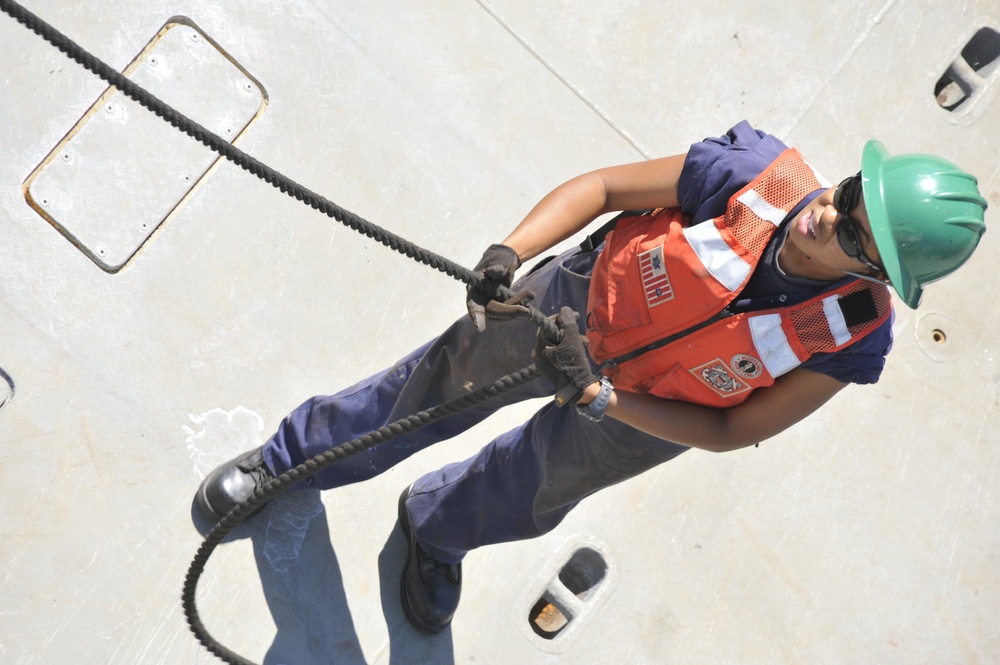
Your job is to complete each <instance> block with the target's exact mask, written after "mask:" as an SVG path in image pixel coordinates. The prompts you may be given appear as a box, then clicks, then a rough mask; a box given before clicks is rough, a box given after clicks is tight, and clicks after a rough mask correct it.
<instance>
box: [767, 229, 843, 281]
mask: <svg viewBox="0 0 1000 665" xmlns="http://www.w3.org/2000/svg"><path fill="white" fill-rule="evenodd" d="M774 264H775V266H776V267H777V268H778V272H780V273H781V274H782V275H784V276H786V277H798V278H801V279H812V280H815V281H817V282H833V281H835V280H838V279H840V278H841V277H843V276H844V274H843V273H841V272H840V271H837V270H832V269H829V268H821V267H818V266H817V265H816V263H815V262H814V261H813V260H812V259H810V258H809V257H808V256H806V255H805V254H804V253H803V252H802V251H801V250H799V249H798V248H797V247H796V246H795V245H793V244H792V243H790V242H788V234H787V233H786V234H785V237H784V238H782V239H781V247H779V248H778V253H777V254H776V255H775V257H774Z"/></svg>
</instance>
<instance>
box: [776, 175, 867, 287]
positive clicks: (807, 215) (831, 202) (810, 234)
mask: <svg viewBox="0 0 1000 665" xmlns="http://www.w3.org/2000/svg"><path fill="white" fill-rule="evenodd" d="M785 250H786V251H785V252H784V255H783V256H782V257H781V258H782V266H783V267H784V268H785V270H786V271H788V272H790V273H792V274H793V275H797V276H799V277H810V278H813V279H825V280H832V279H837V278H839V277H842V276H843V275H844V273H845V272H853V273H860V274H864V275H870V276H872V277H878V278H883V277H884V274H883V273H884V271H883V270H882V268H881V265H882V263H881V257H880V256H879V253H878V248H877V247H876V246H875V239H874V238H873V237H872V232H871V225H870V224H869V221H868V212H867V211H866V210H865V205H864V194H863V193H862V191H861V177H860V174H859V175H857V176H852V177H851V178H847V179H846V180H844V181H843V182H841V183H840V185H838V186H837V187H831V188H830V189H828V190H826V191H825V192H823V193H822V194H820V195H819V196H818V197H816V198H815V199H813V201H812V202H811V203H809V204H808V205H807V206H806V207H805V208H804V209H803V210H802V211H801V212H800V213H799V214H798V215H797V216H796V217H795V219H794V220H792V225H791V229H790V230H789V234H788V241H787V242H786V243H785Z"/></svg>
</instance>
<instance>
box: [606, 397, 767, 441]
mask: <svg viewBox="0 0 1000 665" xmlns="http://www.w3.org/2000/svg"><path fill="white" fill-rule="evenodd" d="M607 415H608V416H609V417H611V418H614V419H615V420H620V421H622V422H624V423H626V424H628V425H631V426H632V427H634V428H636V429H638V430H640V431H643V432H646V433H647V434H652V435H653V436H656V437H659V438H661V439H665V440H667V441H673V442H674V443H680V444H683V445H685V446H691V447H692V448H701V449H702V450H708V451H710V452H714V453H721V452H726V451H729V450H737V449H739V448H745V447H747V446H752V445H754V444H755V443H759V441H760V440H759V439H756V438H754V437H748V436H746V433H744V432H733V431H731V429H730V428H729V427H728V422H727V413H726V411H725V410H723V409H714V408H710V407H706V406H700V405H697V404H689V403H687V402H678V401H675V400H667V399H660V398H658V397H652V396H650V395H637V394H635V393H627V392H621V391H615V393H614V394H613V395H612V400H611V404H609V405H608V410H607Z"/></svg>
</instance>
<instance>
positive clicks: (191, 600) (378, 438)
mask: <svg viewBox="0 0 1000 665" xmlns="http://www.w3.org/2000/svg"><path fill="white" fill-rule="evenodd" d="M537 376H538V369H537V368H536V367H535V366H534V365H529V366H528V367H525V368H524V369H522V370H519V371H518V372H515V373H513V374H509V375H507V376H505V377H503V378H501V379H499V380H497V381H496V382H494V383H492V384H490V385H488V386H484V387H483V388H480V389H479V390H477V391H475V392H472V393H469V394H468V395H463V396H461V397H458V398H456V399H454V400H452V401H450V402H446V403H444V404H441V405H438V406H435V407H432V408H430V409H428V410H426V411H420V412H418V413H415V414H413V415H412V416H408V417H406V418H403V419H400V420H397V421H396V422H393V423H389V424H388V425H386V426H385V427H382V428H380V429H377V430H375V431H374V432H370V433H368V434H365V435H364V436H361V437H359V438H357V439H354V440H353V441H349V442H347V443H345V444H343V445H340V446H337V447H336V448H332V449H331V450H328V451H326V452H325V453H323V454H321V455H317V456H316V457H314V458H312V459H311V460H308V461H306V462H304V463H303V464H300V465H299V466H297V467H295V468H294V469H290V470H289V471H287V472H286V473H283V474H282V475H280V476H278V477H277V478H275V479H274V480H272V481H270V482H268V483H267V484H266V485H264V486H263V487H261V488H260V489H259V490H257V491H256V492H254V493H253V494H252V495H251V496H250V497H249V498H248V499H247V500H246V501H244V502H243V503H241V504H239V505H238V506H236V507H235V508H233V509H232V510H231V511H230V512H229V514H227V515H226V516H225V517H223V518H222V520H220V521H219V522H218V523H217V524H216V525H215V527H214V528H213V529H212V530H211V531H210V532H209V534H208V535H207V536H206V537H205V540H204V541H203V542H202V544H201V546H200V547H199V548H198V552H197V553H196V554H195V557H194V560H193V561H192V562H191V566H190V567H189V568H188V573H187V576H186V577H185V578H184V589H183V592H182V594H181V601H182V604H183V606H184V615H185V616H186V617H187V621H188V624H189V625H190V627H191V631H192V632H193V633H194V634H195V636H196V637H197V638H198V641H199V642H201V643H202V644H203V645H204V646H205V648H206V649H208V650H209V651H211V652H212V653H213V654H215V655H216V656H218V657H219V658H221V659H222V660H224V661H225V662H227V663H232V664H233V665H253V663H252V662H251V661H248V660H246V659H245V658H243V657H242V656H240V655H239V654H236V653H234V652H233V651H231V650H229V649H227V648H226V647H224V646H223V645H222V644H220V643H219V642H218V641H217V640H216V639H215V638H213V637H212V636H211V634H210V633H209V632H208V629H206V628H205V625H204V624H203V623H202V621H201V618H200V617H199V615H198V608H197V606H196V604H195V591H196V589H197V586H198V580H199V579H200V578H201V574H202V573H203V572H204V570H205V564H206V563H207V562H208V558H209V556H211V554H212V552H213V551H214V550H215V547H216V546H217V545H218V544H219V543H221V542H222V541H223V539H225V537H226V536H227V535H229V533H230V532H231V531H232V530H233V529H235V528H236V527H237V526H238V525H239V524H240V523H242V522H243V521H244V520H245V519H246V518H247V517H249V516H250V515H253V514H254V513H255V512H256V511H257V510H259V509H260V508H261V507H263V506H264V504H266V503H267V502H268V501H270V500H271V499H273V498H274V497H275V496H277V495H278V494H281V493H282V492H284V491H286V490H287V489H288V488H290V487H292V486H293V485H295V484H296V483H299V482H301V481H303V480H305V479H306V478H309V477H311V476H313V475H315V474H317V473H319V472H320V471H322V470H323V469H325V468H327V467H329V466H332V465H333V464H336V463H337V462H339V461H340V460H342V459H345V458H347V457H350V456H351V455H356V454H357V453H360V452H361V451H363V450H367V449H368V448H371V447H373V446H377V445H379V444H380V443H385V442H386V441H390V440H392V439H394V438H396V437H397V436H400V435H402V434H406V433H408V432H413V431H416V430H418V429H420V428H421V427H424V426H426V425H430V424H431V423H434V422H437V421H439V420H442V419H443V418H447V417H448V416H450V415H452V414H455V413H458V412H459V411H462V410H464V409H468V408H470V407H473V406H476V405H477V404H481V403H483V402H485V401H487V400H490V399H492V398H493V397H496V396H497V395H499V394H501V393H504V392H506V391H508V390H511V389H513V388H516V387H518V386H521V385H524V384H525V383H528V382H529V381H532V380H534V379H535V378H536V377H537Z"/></svg>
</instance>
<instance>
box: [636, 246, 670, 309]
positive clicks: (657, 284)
mask: <svg viewBox="0 0 1000 665" xmlns="http://www.w3.org/2000/svg"><path fill="white" fill-rule="evenodd" d="M639 273H640V274H641V275H642V286H643V289H644V290H645V291H646V303H647V304H648V305H649V306H650V307H656V306H657V305H660V304H662V303H665V302H667V301H668V300H673V299H674V289H673V287H672V286H670V277H669V276H668V275H667V267H666V265H664V263H663V245H660V246H659V247H654V248H653V249H651V250H649V251H648V252H643V253H642V254H640V255H639Z"/></svg>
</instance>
